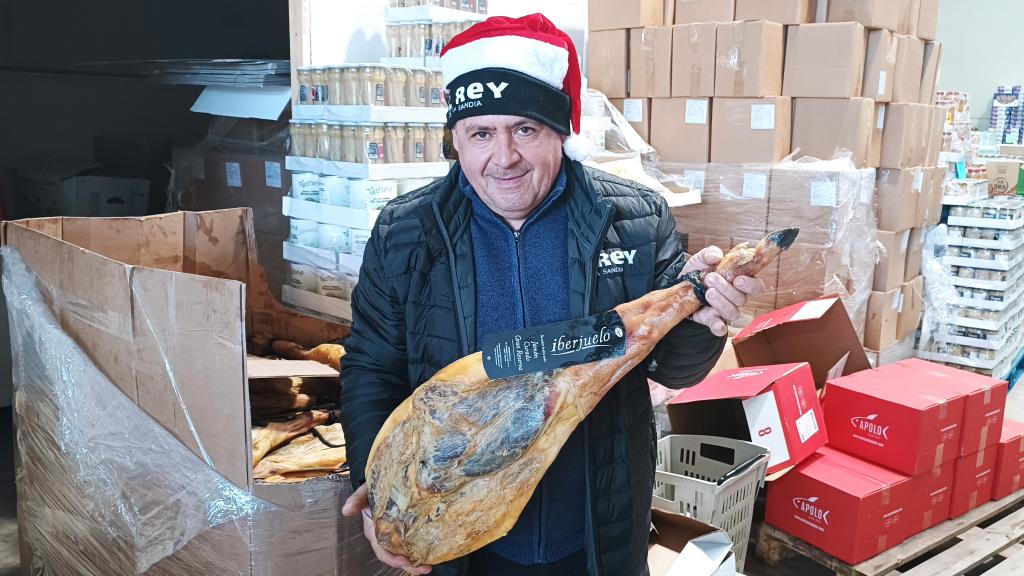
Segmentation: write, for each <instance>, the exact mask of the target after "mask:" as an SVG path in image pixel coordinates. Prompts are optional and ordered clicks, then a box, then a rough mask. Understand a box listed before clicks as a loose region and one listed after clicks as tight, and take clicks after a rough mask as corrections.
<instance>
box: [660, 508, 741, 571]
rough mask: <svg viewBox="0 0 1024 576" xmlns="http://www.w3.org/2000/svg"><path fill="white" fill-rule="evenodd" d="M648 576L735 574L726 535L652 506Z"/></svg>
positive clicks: (730, 542) (713, 528)
mask: <svg viewBox="0 0 1024 576" xmlns="http://www.w3.org/2000/svg"><path fill="white" fill-rule="evenodd" d="M647 565H648V569H649V570H650V576H735V575H736V556H735V554H733V551H732V540H730V539H729V535H728V534H726V533H725V532H723V531H722V530H719V529H718V528H715V527H713V526H709V525H707V524H705V523H703V522H701V521H699V520H694V519H693V518H687V517H686V516H683V515H682V514H673V513H671V512H666V511H665V510H659V509H657V508H652V509H651V537H650V542H649V543H648V547H647Z"/></svg>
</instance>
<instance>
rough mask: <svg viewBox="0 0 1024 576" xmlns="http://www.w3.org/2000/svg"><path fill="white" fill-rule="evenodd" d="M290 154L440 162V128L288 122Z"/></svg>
mask: <svg viewBox="0 0 1024 576" xmlns="http://www.w3.org/2000/svg"><path fill="white" fill-rule="evenodd" d="M291 139H292V144H291V154H292V155H293V156H301V157H306V158H318V159H320V160H329V161H332V162H350V163H355V164H402V163H407V162H443V161H444V153H443V150H444V125H443V124H419V123H412V124H405V123H388V124H383V123H379V122H355V123H352V122H336V121H316V120H292V121H291Z"/></svg>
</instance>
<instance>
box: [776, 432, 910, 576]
mask: <svg viewBox="0 0 1024 576" xmlns="http://www.w3.org/2000/svg"><path fill="white" fill-rule="evenodd" d="M911 496H912V494H911V481H910V478H907V477H906V476H903V475H901V474H897V473H895V472H892V471H890V470H886V469H884V468H882V467H880V466H875V465H873V464H870V463H868V462H864V461H861V460H859V459H857V458H853V457H852V456H849V455H846V454H842V453H841V452H838V451H836V450H830V449H828V448H822V449H821V450H819V451H818V453H817V454H814V455H812V456H811V457H810V458H808V459H807V460H805V461H803V462H802V463H801V464H800V465H798V466H797V467H796V468H794V469H793V470H792V471H791V472H789V473H788V474H786V475H785V476H783V477H782V478H780V479H778V480H776V481H775V482H772V483H771V484H770V485H769V487H768V503H767V509H766V511H765V522H767V523H768V524H771V525H772V526H775V527H776V528H778V529H780V530H783V531H785V532H786V533H788V534H792V535H793V536H795V537H797V538H799V539H801V540H803V541H804V542H807V543H808V544H811V545H812V546H814V547H816V548H820V549H821V550H824V551H825V552H827V553H829V554H831V555H832V556H835V557H836V558H839V559H840V560H842V561H844V562H847V563H849V564H858V563H860V562H863V561H864V560H867V559H868V558H871V557H873V556H876V555H877V554H879V553H881V552H883V551H885V550H887V549H889V548H892V547H893V546H896V545H897V544H899V543H901V542H903V541H904V540H905V539H906V538H907V536H908V531H909V524H908V523H907V522H906V518H907V515H908V514H909V512H910V510H908V509H907V508H905V506H906V505H907V503H908V502H910V501H911Z"/></svg>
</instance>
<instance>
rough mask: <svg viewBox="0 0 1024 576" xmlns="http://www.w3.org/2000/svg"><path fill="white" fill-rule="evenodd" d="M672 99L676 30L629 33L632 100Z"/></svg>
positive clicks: (630, 90) (659, 27)
mask: <svg viewBox="0 0 1024 576" xmlns="http://www.w3.org/2000/svg"><path fill="white" fill-rule="evenodd" d="M671 95H672V28H670V27H668V26H657V27H648V28H634V29H632V30H630V31H629V97H630V98H668V97H669V96H671Z"/></svg>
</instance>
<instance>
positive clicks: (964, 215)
mask: <svg viewBox="0 0 1024 576" xmlns="http://www.w3.org/2000/svg"><path fill="white" fill-rule="evenodd" d="M947 223H948V224H949V225H950V226H964V227H977V228H995V229H999V230H1016V229H1018V228H1022V227H1024V198H1022V197H1017V196H1005V197H1000V198H986V199H984V200H979V201H977V202H974V203H972V204H970V205H968V206H953V207H952V208H950V212H949V221H948V222H947Z"/></svg>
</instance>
